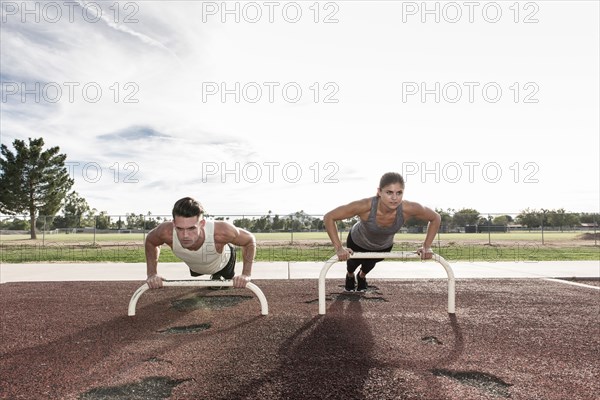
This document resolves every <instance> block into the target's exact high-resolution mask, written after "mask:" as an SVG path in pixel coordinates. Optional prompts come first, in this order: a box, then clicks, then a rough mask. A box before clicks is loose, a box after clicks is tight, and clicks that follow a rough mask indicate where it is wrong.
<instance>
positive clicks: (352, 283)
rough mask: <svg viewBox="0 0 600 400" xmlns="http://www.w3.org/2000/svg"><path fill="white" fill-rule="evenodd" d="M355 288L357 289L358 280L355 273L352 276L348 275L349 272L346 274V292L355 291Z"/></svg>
mask: <svg viewBox="0 0 600 400" xmlns="http://www.w3.org/2000/svg"><path fill="white" fill-rule="evenodd" d="M355 289H356V280H355V279H354V274H352V276H348V274H346V286H345V290H346V292H354V290H355Z"/></svg>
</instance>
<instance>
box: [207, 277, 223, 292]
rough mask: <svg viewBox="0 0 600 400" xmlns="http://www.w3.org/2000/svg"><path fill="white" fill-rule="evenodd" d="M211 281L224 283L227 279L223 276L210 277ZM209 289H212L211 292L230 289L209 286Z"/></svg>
mask: <svg viewBox="0 0 600 400" xmlns="http://www.w3.org/2000/svg"><path fill="white" fill-rule="evenodd" d="M210 280H211V281H216V282H222V281H224V280H225V279H224V278H223V277H222V276H221V275H211V276H210ZM208 288H209V289H211V290H225V289H228V287H227V286H209V287H208Z"/></svg>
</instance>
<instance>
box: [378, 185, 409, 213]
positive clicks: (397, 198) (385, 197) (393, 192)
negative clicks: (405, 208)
mask: <svg viewBox="0 0 600 400" xmlns="http://www.w3.org/2000/svg"><path fill="white" fill-rule="evenodd" d="M403 195H404V186H402V185H401V184H399V183H391V184H389V185H387V186H384V187H383V188H380V189H379V197H380V198H381V201H382V202H383V204H384V205H386V206H387V207H389V208H398V206H400V203H402V196H403Z"/></svg>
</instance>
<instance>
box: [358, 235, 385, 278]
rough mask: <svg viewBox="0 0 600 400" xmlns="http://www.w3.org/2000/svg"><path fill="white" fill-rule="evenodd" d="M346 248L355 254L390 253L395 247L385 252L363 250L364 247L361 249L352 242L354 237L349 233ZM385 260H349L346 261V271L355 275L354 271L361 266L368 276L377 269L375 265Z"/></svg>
mask: <svg viewBox="0 0 600 400" xmlns="http://www.w3.org/2000/svg"><path fill="white" fill-rule="evenodd" d="M346 246H347V247H348V248H350V249H352V250H354V252H356V253H359V252H360V253H389V252H390V251H392V247H394V245H391V246H390V247H388V248H387V249H384V250H367V249H363V248H362V247H360V246H359V245H357V244H356V243H354V242H353V241H352V235H350V232H348V239H347V240H346ZM382 260H383V258H351V259H349V260H347V261H346V270H347V271H348V272H349V273H351V274H353V273H354V271H356V268H358V267H359V266H360V265H361V264H362V267H361V268H360V269H361V270H362V272H363V274H365V275H366V274H368V273H369V272H370V271H371V270H372V269H373V268H375V264H376V263H378V262H379V261H382Z"/></svg>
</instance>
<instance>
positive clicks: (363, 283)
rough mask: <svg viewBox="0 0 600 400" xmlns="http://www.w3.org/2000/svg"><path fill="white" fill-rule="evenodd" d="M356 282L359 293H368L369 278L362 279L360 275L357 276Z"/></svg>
mask: <svg viewBox="0 0 600 400" xmlns="http://www.w3.org/2000/svg"><path fill="white" fill-rule="evenodd" d="M356 280H357V281H358V287H357V288H356V291H357V292H366V291H367V288H368V287H369V286H368V285H367V277H364V278H361V277H360V273H358V274H356Z"/></svg>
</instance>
